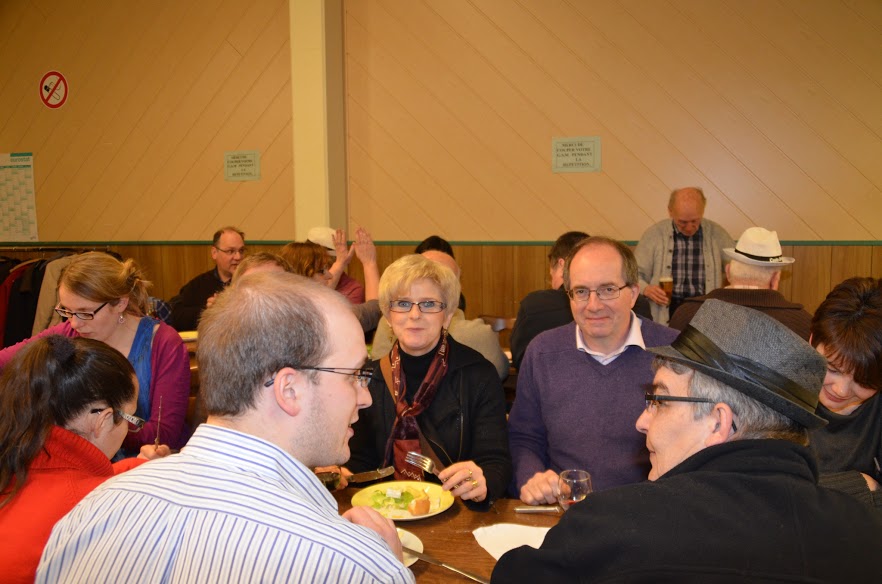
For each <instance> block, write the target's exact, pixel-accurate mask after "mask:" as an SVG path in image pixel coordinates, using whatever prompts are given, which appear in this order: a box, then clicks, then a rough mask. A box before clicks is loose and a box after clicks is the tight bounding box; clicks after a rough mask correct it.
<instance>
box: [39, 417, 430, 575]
mask: <svg viewBox="0 0 882 584" xmlns="http://www.w3.org/2000/svg"><path fill="white" fill-rule="evenodd" d="M135 471H137V472H135ZM118 478H119V480H110V481H108V482H106V483H104V484H103V485H101V487H99V488H98V489H96V490H95V491H93V492H92V493H91V494H90V495H89V496H87V497H86V498H85V499H84V500H83V501H82V502H81V503H80V505H78V506H77V507H76V508H74V510H73V511H71V513H69V514H68V515H67V516H65V517H64V518H63V519H62V520H61V521H60V522H59V523H58V524H56V526H55V529H54V530H53V532H52V536H51V537H50V539H49V543H48V544H47V545H46V548H45V550H44V551H43V557H42V559H41V561H40V565H39V567H38V569H37V579H36V581H37V582H276V581H286V582H401V583H404V582H414V577H413V574H412V573H411V572H410V570H408V569H407V568H405V567H404V566H403V565H402V564H401V562H399V561H398V559H397V558H395V556H394V555H393V554H392V552H391V551H390V550H389V548H388V546H387V545H386V544H385V542H384V541H383V540H382V539H381V538H380V537H379V536H378V535H377V534H376V533H375V532H373V531H372V530H370V529H367V528H365V527H361V526H359V525H355V524H353V523H350V522H349V521H347V520H345V519H343V518H342V517H340V515H339V514H338V512H337V505H336V501H335V500H334V498H333V497H332V496H331V494H330V493H329V492H328V491H327V490H326V489H325V488H324V486H322V484H321V482H320V481H319V480H318V479H317V478H316V476H315V475H314V474H313V473H312V472H311V471H310V470H309V469H308V468H306V467H305V466H303V465H302V464H301V463H300V462H299V461H297V460H295V459H294V458H293V457H291V456H290V455H289V454H287V453H286V452H284V451H283V450H281V449H280V448H279V447H277V446H275V445H274V444H271V443H269V442H266V441H264V440H261V439H259V438H257V437H255V436H251V435H249V434H244V433H241V432H236V431H234V430H230V429H227V428H221V427H218V426H210V425H208V424H202V425H201V426H199V428H198V429H197V430H196V432H195V433H194V434H193V437H192V438H191V439H190V441H189V442H188V443H187V446H186V447H185V448H184V450H183V451H182V452H181V453H180V454H177V455H173V456H170V457H168V458H164V459H161V460H156V461H153V462H151V463H150V464H144V465H141V466H140V467H139V468H138V469H135V470H134V471H129V472H128V473H124V474H123V475H121V476H120V477H118Z"/></svg>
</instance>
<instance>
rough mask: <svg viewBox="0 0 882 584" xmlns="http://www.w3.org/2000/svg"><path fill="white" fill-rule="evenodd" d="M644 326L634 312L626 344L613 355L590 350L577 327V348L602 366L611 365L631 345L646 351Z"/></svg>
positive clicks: (632, 312)
mask: <svg viewBox="0 0 882 584" xmlns="http://www.w3.org/2000/svg"><path fill="white" fill-rule="evenodd" d="M642 326H643V323H642V322H641V321H640V319H639V318H638V317H637V315H636V314H634V311H633V310H632V311H631V326H630V327H629V328H628V336H626V337H625V342H624V343H622V346H621V347H619V348H618V349H616V350H615V351H613V352H612V353H601V352H600V351H595V350H594V349H590V348H588V345H586V344H585V339H583V338H582V330H581V329H580V328H579V327H578V326H577V327H576V348H577V349H579V350H580V351H582V352H583V353H588V354H589V355H591V356H592V357H593V358H594V359H595V360H596V361H597V362H598V363H600V364H601V365H609V364H610V363H612V362H613V361H615V360H616V357H618V356H619V355H621V354H622V353H624V352H625V349H627V348H628V347H630V346H631V345H633V346H635V347H640V348H641V349H646V345H645V344H644V342H643V333H642V332H641V327H642Z"/></svg>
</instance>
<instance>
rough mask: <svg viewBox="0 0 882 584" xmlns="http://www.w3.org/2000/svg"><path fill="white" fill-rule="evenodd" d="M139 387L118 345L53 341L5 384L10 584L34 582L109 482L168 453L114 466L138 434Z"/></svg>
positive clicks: (2, 535)
mask: <svg viewBox="0 0 882 584" xmlns="http://www.w3.org/2000/svg"><path fill="white" fill-rule="evenodd" d="M137 401H138V385H137V378H136V377H135V371H134V369H133V368H132V365H131V364H130V363H129V362H128V361H127V360H126V358H125V357H123V355H122V354H121V353H120V352H119V351H117V350H116V349H113V348H111V347H109V346H108V345H106V344H104V343H102V342H100V341H95V340H92V339H86V338H67V337H63V336H59V335H52V336H48V337H45V338H42V339H39V340H37V341H34V342H32V343H30V344H29V345H28V346H27V347H25V348H23V349H22V350H21V351H20V352H19V354H18V355H16V356H15V358H14V359H13V360H12V361H11V362H10V363H9V364H8V365H7V366H6V367H5V368H4V369H3V375H2V377H0V566H3V580H4V582H33V581H34V572H35V571H36V568H37V563H38V562H39V560H40V555H41V554H42V552H43V546H44V545H45V544H46V541H47V540H48V539H49V533H50V532H51V531H52V527H53V526H54V525H55V523H56V521H58V520H59V519H60V518H61V517H62V516H64V515H65V514H66V513H67V512H68V511H70V510H71V509H72V508H73V507H74V505H76V504H77V503H78V502H79V501H80V499H82V498H83V497H85V496H86V494H88V493H89V491H91V490H92V489H94V488H95V487H96V486H98V485H99V484H100V483H101V482H103V481H105V480H107V479H108V478H110V477H112V476H113V475H114V474H117V473H119V472H122V471H124V470H128V469H130V468H133V467H134V466H137V465H139V464H141V463H143V462H145V460H147V459H149V458H156V457H157V456H165V455H166V454H168V447H167V446H159V447H154V446H153V445H145V446H143V447H142V449H141V454H140V456H139V457H138V458H129V459H125V460H123V461H121V462H119V463H116V464H111V463H110V457H111V456H113V454H114V453H115V452H116V451H117V450H119V447H120V445H121V444H122V441H123V439H124V438H125V437H126V435H127V434H128V432H136V431H138V430H139V429H140V427H141V425H143V423H144V421H143V420H141V419H140V418H136V417H135V416H134V415H132V414H133V413H134V411H135V407H136V405H137Z"/></svg>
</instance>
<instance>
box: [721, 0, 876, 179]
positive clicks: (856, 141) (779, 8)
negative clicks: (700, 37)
mask: <svg viewBox="0 0 882 584" xmlns="http://www.w3.org/2000/svg"><path fill="white" fill-rule="evenodd" d="M876 5H877V6H882V4H880V3H878V2H877V3H876ZM729 6H730V7H731V8H732V9H733V10H735V11H737V12H738V13H739V14H740V16H741V18H742V19H743V20H744V21H745V22H749V23H750V25H751V27H752V28H754V29H755V30H756V31H757V33H759V35H761V36H762V38H761V39H760V38H759V36H758V35H756V34H755V35H753V36H752V37H751V38H747V39H745V38H741V39H739V42H738V44H737V47H738V49H739V52H740V51H744V53H745V54H746V55H751V56H754V58H753V59H751V61H752V62H753V63H755V66H754V67H752V69H751V73H752V74H753V75H754V76H755V77H756V78H757V80H758V81H761V82H762V83H763V84H764V85H766V87H768V88H769V89H770V90H771V91H773V92H774V93H775V95H776V97H778V98H779V99H781V100H782V102H784V103H785V104H786V105H787V107H788V108H790V109H791V110H792V111H793V114H794V115H795V116H798V117H799V118H800V119H801V120H802V121H804V122H805V123H806V124H808V125H810V126H811V127H812V128H814V129H815V130H816V131H817V132H818V133H819V135H820V136H822V137H823V138H824V139H826V140H828V141H829V142H830V145H831V147H833V148H835V149H836V150H838V151H839V152H841V153H842V158H843V159H844V160H848V161H850V162H851V163H853V164H854V166H855V168H856V169H857V170H859V171H860V172H861V173H862V174H863V175H864V176H866V177H867V178H868V179H869V180H871V181H872V182H873V184H874V185H875V186H876V187H877V188H878V187H879V186H882V165H879V164H878V161H879V160H880V158H882V145H880V144H879V142H878V136H876V135H875V134H874V133H873V131H872V129H871V128H870V127H868V126H867V125H866V124H865V123H864V122H862V121H861V120H859V119H858V118H856V117H855V116H854V115H853V114H852V113H851V112H850V111H849V110H848V108H847V107H846V106H845V105H844V104H843V102H842V100H841V96H840V92H839V89H840V88H839V87H825V86H824V85H822V84H821V83H819V82H818V81H817V80H815V79H814V75H815V74H816V72H815V69H817V67H818V65H817V63H812V62H807V61H806V62H803V64H804V65H805V64H807V65H809V67H810V68H809V69H808V70H806V69H804V68H803V67H798V66H795V64H796V63H798V62H800V61H801V60H802V59H803V58H804V57H803V55H804V53H805V50H804V49H805V45H806V44H807V43H806V40H807V39H806V36H807V35H809V36H810V37H814V39H815V43H813V44H817V45H823V44H826V43H824V41H822V40H821V39H820V38H819V37H817V35H815V34H814V33H813V32H812V31H811V30H810V29H808V27H805V26H803V27H801V28H800V29H797V28H790V27H782V26H778V25H776V23H778V22H781V21H785V20H788V21H793V20H795V19H794V14H793V13H792V12H791V11H790V10H789V9H788V8H786V7H784V6H783V5H782V4H779V3H777V2H765V1H763V0H749V1H743V2H735V3H731V4H730V5H729ZM838 12H839V14H841V15H847V14H848V13H849V11H848V10H846V9H843V10H840V11H838ZM718 40H719V37H718ZM727 44H728V47H727V48H729V49H730V50H731V47H734V46H735V45H734V43H732V42H731V41H729V42H728V43H727ZM826 49H827V52H834V53H835V52H837V51H838V47H836V46H827V47H826ZM760 56H761V57H762V58H760Z"/></svg>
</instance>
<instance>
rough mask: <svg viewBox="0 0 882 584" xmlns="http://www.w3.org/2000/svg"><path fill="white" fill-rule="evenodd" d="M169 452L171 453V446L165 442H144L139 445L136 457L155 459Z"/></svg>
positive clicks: (163, 456)
mask: <svg viewBox="0 0 882 584" xmlns="http://www.w3.org/2000/svg"><path fill="white" fill-rule="evenodd" d="M169 454H171V448H169V447H168V446H167V445H165V444H160V445H159V446H156V445H155V444H144V445H143V446H141V453H140V454H138V458H144V459H146V460H155V459H157V458H165V457H166V456H168V455H169Z"/></svg>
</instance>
